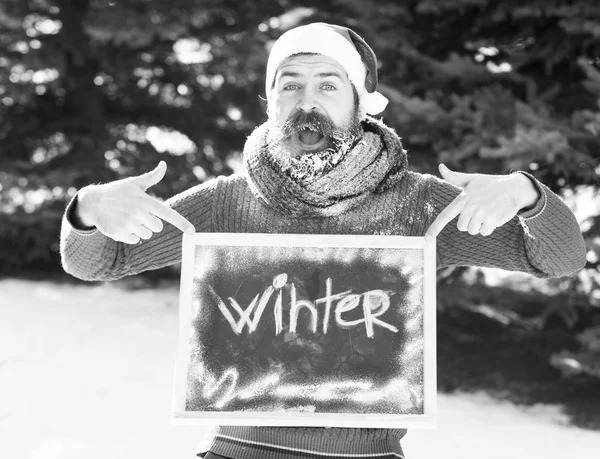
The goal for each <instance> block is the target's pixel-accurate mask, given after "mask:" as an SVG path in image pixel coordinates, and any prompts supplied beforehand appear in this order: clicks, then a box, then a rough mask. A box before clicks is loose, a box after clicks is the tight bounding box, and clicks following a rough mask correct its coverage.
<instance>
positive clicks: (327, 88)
mask: <svg viewBox="0 0 600 459" xmlns="http://www.w3.org/2000/svg"><path fill="white" fill-rule="evenodd" d="M321 89H324V90H325V91H335V86H334V85H332V84H329V83H325V84H324V85H322V86H321Z"/></svg>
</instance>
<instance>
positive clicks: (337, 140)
mask: <svg viewBox="0 0 600 459" xmlns="http://www.w3.org/2000/svg"><path fill="white" fill-rule="evenodd" d="M362 134H363V129H362V126H361V123H360V120H359V119H358V112H357V110H354V111H353V113H352V116H351V117H350V119H349V120H348V121H347V122H346V123H344V124H343V125H342V126H339V127H338V126H336V125H335V124H334V123H333V122H332V121H331V120H330V119H329V118H328V117H327V116H325V115H322V114H320V113H318V112H305V111H303V110H296V111H294V112H293V113H292V114H291V115H290V116H289V118H288V119H287V120H286V122H285V123H284V124H283V125H281V126H278V125H276V124H275V123H273V122H271V121H269V129H268V133H267V148H268V151H269V153H270V154H271V156H272V157H273V159H274V160H275V161H276V162H277V163H278V164H279V165H280V167H281V170H282V172H284V173H285V174H287V175H289V176H290V177H291V178H292V179H294V180H296V181H297V182H301V183H310V182H312V181H314V180H315V179H317V178H319V177H321V176H323V175H324V174H326V173H327V172H329V171H330V170H331V169H333V168H334V167H335V166H336V165H337V164H338V163H339V162H340V161H341V160H342V159H343V158H344V156H345V155H346V153H347V152H348V151H350V149H351V148H352V147H353V146H354V145H355V144H356V142H357V141H358V140H359V139H360V138H361V136H362Z"/></svg>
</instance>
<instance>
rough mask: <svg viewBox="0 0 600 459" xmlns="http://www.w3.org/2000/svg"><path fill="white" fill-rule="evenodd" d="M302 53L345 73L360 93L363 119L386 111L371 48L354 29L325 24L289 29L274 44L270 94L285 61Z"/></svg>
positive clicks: (268, 81)
mask: <svg viewBox="0 0 600 459" xmlns="http://www.w3.org/2000/svg"><path fill="white" fill-rule="evenodd" d="M303 53H313V54H321V55H323V56H327V57H329V58H331V59H333V60H334V61H336V62H337V63H338V64H339V65H340V66H341V67H342V68H343V69H344V70H345V71H346V74H347V75H348V79H349V80H350V82H351V83H352V84H353V85H354V87H355V88H356V91H357V92H358V98H359V111H360V114H361V118H364V117H365V115H366V114H367V113H369V114H370V115H377V114H378V113H381V112H382V111H383V110H384V109H385V107H386V105H387V103H388V100H387V98H386V97H385V96H383V95H382V94H381V93H379V92H377V58H376V57H375V53H374V52H373V50H372V49H371V47H370V46H369V45H367V43H366V42H365V41H364V40H363V39H362V38H361V37H360V36H359V35H358V34H357V33H356V32H354V31H353V30H351V29H348V28H347V27H341V26H337V25H332V24H326V23H324V22H315V23H312V24H308V25H305V26H300V27H296V28H294V29H291V30H288V31H287V32H285V33H284V34H283V35H281V37H279V39H278V40H277V41H276V42H275V44H274V45H273V48H272V49H271V53H270V54H269V60H268V62H267V77H266V81H265V84H266V93H267V95H268V94H269V92H270V91H271V88H272V87H273V83H274V82H275V74H276V73H277V70H278V69H279V66H280V65H281V64H282V63H283V61H284V60H285V59H286V58H288V57H290V56H293V55H295V54H303Z"/></svg>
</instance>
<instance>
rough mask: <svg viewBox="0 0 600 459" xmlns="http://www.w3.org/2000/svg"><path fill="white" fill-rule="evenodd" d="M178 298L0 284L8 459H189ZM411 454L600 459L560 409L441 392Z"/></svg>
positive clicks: (1, 439) (1, 398)
mask: <svg viewBox="0 0 600 459" xmlns="http://www.w3.org/2000/svg"><path fill="white" fill-rule="evenodd" d="M177 304H178V291H177V289H176V288H175V287H167V288H161V289H157V290H150V289H145V290H124V289H123V288H122V285H120V284H118V283H107V284H90V285H89V286H83V285H80V286H73V285H57V284H53V283H50V282H30V281H22V280H3V281H0V458H7V459H8V458H10V459H21V458H24V459H25V458H26V459H75V458H77V459H81V458H86V459H100V458H102V459H120V458H123V459H125V458H126V459H138V458H139V459H142V458H143V459H159V458H160V459H186V458H187V459H190V458H193V457H194V453H195V451H196V448H197V446H198V444H199V443H200V442H201V440H202V437H203V433H204V428H202V427H190V426H173V425H171V424H170V410H171V392H172V388H171V386H172V382H173V369H174V359H175V347H176V341H177ZM438 413H439V414H438V418H439V419H438V426H437V428H436V429H434V430H412V431H410V432H409V433H408V435H407V437H406V440H405V441H404V442H403V445H404V449H405V452H406V453H407V457H408V459H417V458H419V459H421V458H442V457H443V458H444V459H475V458H477V459H480V458H487V459H494V458H502V459H505V458H523V459H525V458H526V459H532V458H544V459H558V458H561V459H562V458H574V459H587V458H589V459H592V458H598V457H600V432H594V431H586V430H582V429H577V428H574V427H570V426H568V425H566V418H565V416H563V415H562V414H561V411H560V408H559V407H554V406H536V407H533V408H532V407H529V408H521V407H517V406H514V405H512V404H509V403H502V402H498V401H495V400H492V399H491V398H489V397H487V396H485V395H484V394H475V395H473V394H457V395H445V394H440V395H439V399H438Z"/></svg>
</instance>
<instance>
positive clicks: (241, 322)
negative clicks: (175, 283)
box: [210, 273, 398, 338]
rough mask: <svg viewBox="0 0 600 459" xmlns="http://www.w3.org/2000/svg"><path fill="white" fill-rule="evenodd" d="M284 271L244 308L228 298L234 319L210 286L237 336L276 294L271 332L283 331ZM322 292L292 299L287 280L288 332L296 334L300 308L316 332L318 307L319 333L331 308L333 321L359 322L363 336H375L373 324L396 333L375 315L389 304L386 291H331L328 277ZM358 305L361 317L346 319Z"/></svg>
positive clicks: (349, 324) (342, 325)
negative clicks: (311, 297) (312, 298)
mask: <svg viewBox="0 0 600 459" xmlns="http://www.w3.org/2000/svg"><path fill="white" fill-rule="evenodd" d="M287 278H288V277H287V274H286V273H283V274H279V275H278V276H276V277H275V278H274V279H273V284H272V285H269V287H267V288H266V289H265V291H264V292H263V293H262V295H261V294H257V295H256V296H255V297H254V298H253V300H252V301H251V302H250V304H249V305H248V306H247V307H246V309H242V307H241V306H240V305H239V304H238V302H237V301H236V300H235V299H234V298H231V297H229V298H228V300H229V303H230V305H231V309H232V310H233V311H235V312H236V313H237V314H238V315H239V319H238V320H236V319H235V318H234V317H233V314H232V313H231V311H230V310H229V308H227V306H226V305H225V302H224V301H223V299H222V298H221V297H220V296H219V295H218V294H217V293H216V292H215V290H214V289H213V288H212V286H211V287H210V292H211V294H212V296H213V298H214V299H215V301H216V303H217V305H218V307H219V310H220V311H221V313H222V314H223V316H224V317H225V319H227V321H228V322H229V324H230V325H231V329H232V330H233V331H234V333H236V334H237V335H239V334H241V333H242V331H243V330H244V327H248V332H249V333H252V332H254V331H255V330H256V328H257V327H258V324H259V322H260V319H261V317H262V315H263V313H264V311H265V309H266V307H267V305H268V303H269V300H270V299H271V297H272V296H273V294H274V293H275V294H276V299H275V305H274V308H273V314H274V317H275V334H276V335H278V334H279V333H281V332H282V331H283V287H284V286H285V285H286V284H287ZM325 288H326V294H325V296H324V297H323V298H319V299H317V300H316V301H314V302H312V301H309V300H298V299H297V298H296V286H295V285H294V283H293V282H292V283H291V287H290V308H289V332H290V333H296V328H297V325H298V314H299V312H300V310H301V309H302V308H305V309H307V310H308V311H309V312H310V327H309V330H311V331H312V332H313V333H316V331H317V327H318V325H319V309H321V310H322V318H321V327H322V330H323V334H326V333H327V330H328V329H329V322H330V316H331V310H332V309H333V305H334V303H336V304H335V308H334V312H333V314H334V316H335V323H336V324H337V326H338V327H340V328H343V329H346V330H348V329H352V328H355V327H357V326H359V325H360V324H364V326H365V329H366V332H367V336H368V337H369V338H372V337H373V336H374V335H375V330H374V328H375V325H377V326H378V327H382V328H386V329H388V330H390V331H392V332H393V333H397V332H398V329H397V328H396V327H394V326H393V325H390V324H388V323H386V322H384V321H383V320H381V319H379V318H378V317H380V316H382V315H383V314H385V312H386V311H387V310H388V309H389V307H390V294H391V293H389V292H386V291H385V290H369V291H368V292H365V293H363V294H361V295H357V294H353V293H351V290H347V291H345V292H342V293H336V294H333V293H332V291H333V288H332V280H331V278H328V279H327V280H326V281H325ZM361 306H362V312H363V314H362V318H360V319H354V320H346V319H344V317H343V315H344V314H345V313H347V312H349V311H352V310H354V309H356V308H359V307H361Z"/></svg>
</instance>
